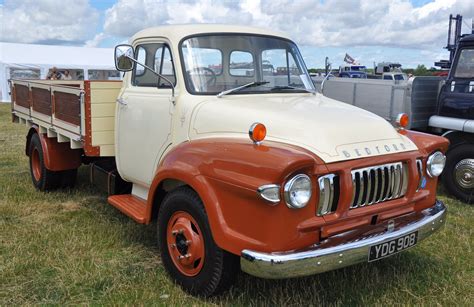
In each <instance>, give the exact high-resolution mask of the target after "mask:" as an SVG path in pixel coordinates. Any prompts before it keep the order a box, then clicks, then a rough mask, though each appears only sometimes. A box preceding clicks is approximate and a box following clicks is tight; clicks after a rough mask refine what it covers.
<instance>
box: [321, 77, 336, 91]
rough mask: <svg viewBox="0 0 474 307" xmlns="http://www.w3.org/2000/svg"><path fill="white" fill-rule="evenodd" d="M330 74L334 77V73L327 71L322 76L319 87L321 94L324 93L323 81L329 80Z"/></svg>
mask: <svg viewBox="0 0 474 307" xmlns="http://www.w3.org/2000/svg"><path fill="white" fill-rule="evenodd" d="M330 76H333V77H334V75H333V74H332V73H328V74H326V76H325V77H324V79H323V81H322V82H321V88H320V89H319V92H320V93H321V94H323V95H324V93H323V91H324V82H326V80H329V77H330Z"/></svg>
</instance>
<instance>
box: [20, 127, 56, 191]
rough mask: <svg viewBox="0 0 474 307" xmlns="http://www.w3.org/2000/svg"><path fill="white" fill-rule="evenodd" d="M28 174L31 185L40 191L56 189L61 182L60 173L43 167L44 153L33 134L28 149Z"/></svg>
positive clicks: (35, 135)
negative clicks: (29, 174)
mask: <svg viewBox="0 0 474 307" xmlns="http://www.w3.org/2000/svg"><path fill="white" fill-rule="evenodd" d="M28 153H29V156H30V173H31V179H32V181H33V185H34V186H35V188H37V189H38V190H40V191H48V190H54V189H57V188H58V187H59V185H60V181H61V172H53V171H50V170H48V169H46V167H45V165H44V152H43V147H42V146H41V141H40V138H39V136H38V134H36V133H35V134H33V135H32V136H31V140H30V147H29V151H28Z"/></svg>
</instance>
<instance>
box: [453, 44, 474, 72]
mask: <svg viewBox="0 0 474 307" xmlns="http://www.w3.org/2000/svg"><path fill="white" fill-rule="evenodd" d="M454 77H455V78H474V49H462V50H461V53H460V54H459V59H458V61H457V65H456V70H455V73H454Z"/></svg>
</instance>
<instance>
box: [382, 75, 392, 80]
mask: <svg viewBox="0 0 474 307" xmlns="http://www.w3.org/2000/svg"><path fill="white" fill-rule="evenodd" d="M383 79H384V80H392V76H389V75H385V76H383Z"/></svg>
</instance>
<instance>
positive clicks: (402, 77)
mask: <svg viewBox="0 0 474 307" xmlns="http://www.w3.org/2000/svg"><path fill="white" fill-rule="evenodd" d="M382 80H390V81H407V80H408V76H407V74H405V73H402V72H386V73H383V74H382Z"/></svg>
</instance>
